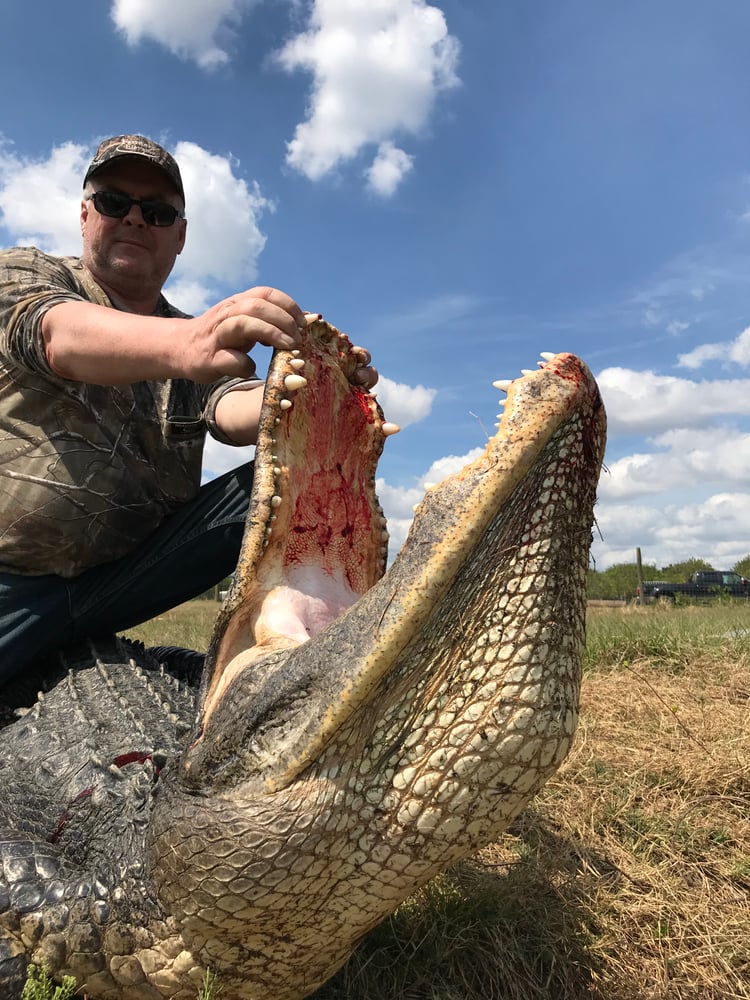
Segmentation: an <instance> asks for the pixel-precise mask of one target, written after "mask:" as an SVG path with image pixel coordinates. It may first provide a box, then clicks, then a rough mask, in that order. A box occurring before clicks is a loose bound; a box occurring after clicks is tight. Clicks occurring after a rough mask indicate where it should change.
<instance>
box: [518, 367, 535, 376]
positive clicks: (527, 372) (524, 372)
mask: <svg viewBox="0 0 750 1000" xmlns="http://www.w3.org/2000/svg"><path fill="white" fill-rule="evenodd" d="M521 374H522V375H533V374H534V369H533V368H522V369H521Z"/></svg>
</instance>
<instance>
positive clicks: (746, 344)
mask: <svg viewBox="0 0 750 1000" xmlns="http://www.w3.org/2000/svg"><path fill="white" fill-rule="evenodd" d="M707 361H724V362H726V363H733V364H736V365H741V366H742V367H745V368H746V367H747V366H748V365H750V326H748V327H745V329H744V330H743V331H742V332H741V333H738V334H737V336H736V337H735V338H734V340H724V341H719V342H718V343H714V344H700V345H699V346H698V347H695V348H694V349H693V350H692V351H688V353H687V354H681V355H680V357H679V364H680V365H682V367H683V368H700V367H701V365H704V364H705V363H706V362H707Z"/></svg>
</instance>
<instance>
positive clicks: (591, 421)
mask: <svg viewBox="0 0 750 1000" xmlns="http://www.w3.org/2000/svg"><path fill="white" fill-rule="evenodd" d="M357 363H358V358H357V349H356V348H353V347H352V346H351V344H350V343H349V341H348V339H347V338H346V337H345V336H344V335H342V334H340V333H339V332H338V331H336V330H335V329H333V328H332V327H330V326H328V325H327V324H325V323H322V322H320V321H313V322H311V324H310V326H309V328H308V331H307V336H306V339H305V343H304V344H303V345H302V346H301V349H300V351H299V353H297V352H277V353H276V354H275V356H274V359H273V361H272V365H271V371H270V374H269V379H268V387H267V390H266V400H265V403H264V409H263V415H262V420H261V431H260V437H259V444H258V448H257V453H256V478H255V486H254V491H253V496H252V500H251V510H250V514H249V516H248V522H247V528H246V532H245V537H244V541H243V546H242V552H241V555H240V559H239V562H238V567H237V572H236V575H235V582H234V584H233V587H232V589H231V591H230V594H229V596H228V598H227V600H226V602H225V604H224V607H223V608H222V610H221V612H220V615H219V618H218V619H217V624H216V628H215V630H214V635H213V637H212V640H211V644H210V648H209V653H208V656H207V659H206V665H205V669H204V675H203V680H202V684H201V688H200V691H199V692H198V696H197V702H196V705H195V709H194V710H191V708H190V707H189V705H188V706H187V707H186V706H185V705H184V704H183V702H182V701H181V699H183V698H184V691H183V689H182V688H180V689H179V691H178V690H176V689H175V687H174V682H173V681H172V680H171V679H170V678H169V677H168V676H167V675H164V674H161V673H159V671H158V670H154V669H152V666H149V665H148V664H144V669H141V668H140V667H137V666H136V665H135V664H133V663H131V664H127V663H123V664H121V665H119V666H115V665H112V664H105V663H103V662H102V661H101V660H100V661H99V662H97V663H94V664H92V665H91V668H90V669H88V670H80V671H77V672H75V673H74V674H72V675H70V676H69V677H68V678H66V680H65V681H64V682H63V684H61V685H60V686H59V687H58V688H56V689H55V690H53V691H51V692H49V693H48V694H47V695H46V696H45V699H44V702H43V703H40V705H38V706H36V707H35V708H34V710H33V711H32V712H31V713H29V715H27V716H26V717H25V718H24V719H23V720H21V721H19V722H18V723H16V724H15V725H14V726H11V727H9V728H8V729H6V730H4V731H3V732H2V733H0V739H3V740H4V741H5V747H6V749H5V750H3V751H2V752H3V753H5V754H6V755H9V754H12V753H13V752H14V747H15V752H17V753H18V754H20V755H21V757H22V758H23V760H24V768H25V769H26V770H27V773H28V774H29V775H31V776H32V777H31V778H30V779H29V782H30V783H27V785H26V786H23V785H22V784H21V785H19V784H18V781H19V779H18V776H17V774H14V776H13V779H12V780H11V776H10V775H8V774H7V773H5V772H4V771H3V769H2V768H0V803H2V802H3V801H4V802H6V803H7V806H6V807H5V809H6V812H7V815H6V814H4V809H3V806H2V804H0V828H2V827H7V829H8V830H10V831H11V833H10V834H9V835H8V837H7V843H8V844H11V845H12V849H11V848H10V847H9V848H7V851H10V854H11V855H12V857H13V858H16V857H17V855H18V851H19V850H22V853H23V851H27V854H28V855H32V854H34V852H37V853H38V854H40V855H43V857H44V865H43V866H42V867H43V872H41V873H40V872H37V875H36V876H35V877H36V879H37V881H36V882H34V885H35V886H36V885H37V884H39V885H42V886H43V890H44V891H41V890H40V892H39V899H38V900H37V903H36V904H34V906H32V907H31V910H30V911H29V910H27V911H25V912H24V914H20V912H19V911H18V907H17V906H16V908H15V909H14V905H15V904H14V903H13V902H7V904H4V903H3V900H6V901H7V900H11V899H12V898H13V893H12V891H6V892H5V896H4V895H3V890H4V886H3V881H2V880H3V878H5V881H6V883H7V886H6V889H8V890H12V889H13V885H12V884H11V883H12V880H13V874H12V873H13V872H15V871H16V869H15V868H13V866H12V865H10V866H6V868H5V873H6V874H5V875H4V876H3V875H2V874H1V873H2V871H3V869H2V865H0V913H2V908H3V905H5V906H6V912H5V913H4V915H2V916H0V985H2V983H3V982H6V983H10V982H12V981H13V980H12V979H11V973H10V972H8V973H7V974H6V978H5V980H4V979H3V968H4V966H3V950H2V949H3V933H6V934H8V935H9V940H10V942H11V944H10V945H7V948H10V949H16V951H15V952H14V954H21V953H23V954H26V955H27V956H29V957H31V958H34V957H36V958H37V960H38V959H39V957H40V956H43V957H45V959H46V960H47V962H48V964H50V966H51V967H52V968H53V970H54V971H55V972H56V973H57V974H62V973H63V972H68V973H69V974H73V975H76V976H78V979H79V981H80V982H81V983H82V984H83V983H84V982H85V983H86V986H87V990H88V993H89V996H91V997H92V998H95V997H100V996H101V997H103V998H104V997H106V998H108V1000H109V998H113V997H122V998H126V997H127V1000H156V998H158V997H170V998H180V1000H186V998H187V997H188V996H194V993H195V985H194V984H195V981H196V980H197V979H199V978H200V974H201V970H202V969H205V968H207V967H210V968H211V969H213V970H214V971H216V972H218V973H219V975H220V977H221V982H222V983H223V988H224V989H225V991H227V995H228V996H230V997H233V998H234V997H237V998H240V1000H251V998H264V1000H265V998H268V997H274V998H275V1000H285V998H286V1000H292V998H300V997H304V996H306V995H308V994H309V993H310V992H312V991H313V990H314V989H315V988H316V987H317V986H318V985H320V983H322V982H324V981H325V979H326V978H328V977H329V976H330V975H331V974H332V973H333V972H334V971H335V970H336V969H337V968H338V967H339V966H340V965H341V964H342V963H343V962H344V961H345V960H346V958H347V957H348V955H349V954H350V952H351V950H352V949H353V947H354V946H355V945H356V943H357V942H358V941H359V940H360V939H361V937H362V936H363V935H364V934H365V933H366V932H367V931H368V930H369V929H370V928H371V927H373V926H374V925H375V924H377V923H378V922H379V921H380V920H382V919H383V918H384V917H385V916H386V915H387V914H389V913H390V912H392V911H393V909H395V907H396V906H397V905H398V903H399V902H400V901H401V900H402V899H404V898H405V897H406V896H407V895H409V894H410V893H411V892H413V891H414V890H415V889H416V888H417V887H418V886H420V885H422V884H424V883H425V882H426V881H427V880H428V879H429V878H431V877H432V876H433V875H434V874H435V873H436V872H438V871H440V870H442V869H443V868H445V867H446V866H447V865H449V864H451V863H453V862H454V861H456V860H458V859H459V858H461V857H465V856H467V855H470V854H472V853H474V852H475V851H476V850H477V849H478V848H480V847H481V846H483V845H485V844H487V843H489V842H491V841H492V840H493V839H494V838H496V837H497V836H498V835H499V834H500V833H501V832H502V831H503V830H504V829H505V828H506V827H507V826H508V824H509V823H510V822H511V821H512V819H513V818H514V817H515V816H516V815H517V814H518V812H519V811H520V810H521V809H523V808H524V806H525V805H526V803H527V802H528V801H529V799H530V798H531V797H532V796H533V795H534V794H535V792H536V791H537V790H538V789H539V787H541V785H542V784H543V783H544V781H545V780H546V779H547V778H548V777H549V775H550V774H552V773H553V772H554V770H555V769H556V768H557V767H558V766H559V764H560V762H561V761H562V759H563V758H564V756H565V754H566V753H567V751H568V749H569V747H570V745H571V741H572V738H573V734H574V731H575V726H576V720H577V711H578V692H579V684H580V670H581V658H582V653H583V643H584V627H585V581H586V572H587V565H588V550H589V546H590V540H591V528H592V524H593V507H594V502H595V493H596V484H597V480H598V475H599V469H600V465H601V460H602V454H603V449H604V439H605V416H604V410H603V407H602V404H601V399H600V397H599V393H598V390H597V387H596V384H595V382H594V380H593V378H592V376H591V374H590V373H589V371H588V369H587V368H586V366H585V365H583V364H582V362H580V361H579V360H578V359H577V358H575V357H574V356H572V355H570V354H558V355H545V356H544V361H543V363H542V367H541V368H539V369H538V370H536V371H534V372H531V373H527V374H524V376H523V377H522V378H519V379H517V380H514V381H512V382H508V383H499V384H498V385H499V387H501V388H503V389H504V390H507V401H506V405H505V409H504V413H503V415H502V417H501V419H500V424H499V429H498V432H497V434H496V435H495V436H494V437H493V438H492V439H491V440H490V441H489V443H488V444H487V447H486V449H485V451H484V453H483V454H482V455H481V456H480V457H479V458H478V459H477V460H476V461H475V462H472V463H471V464H470V465H467V466H466V467H465V468H464V469H463V470H462V471H461V472H460V473H458V474H457V475H456V476H452V477H450V478H448V479H446V480H445V481H444V482H442V483H440V484H438V485H437V486H434V487H432V488H430V489H429V490H428V491H427V494H426V496H425V498H424V500H423V502H422V503H421V504H420V505H419V507H418V509H417V511H416V515H415V519H414V524H413V526H412V529H411V531H410V533H409V537H408V539H407V541H406V543H405V545H404V547H403V548H402V550H401V552H400V553H399V555H398V557H397V558H396V560H395V562H394V564H393V565H392V566H391V568H390V569H389V570H388V572H387V573H384V570H385V563H386V540H387V536H386V528H385V521H384V519H383V516H382V511H381V510H380V507H379V505H378V502H377V499H376V496H375V491H374V477H375V467H376V463H377V459H378V457H379V455H380V452H381V449H382V446H383V440H384V438H385V437H386V436H387V435H388V433H389V432H391V431H393V430H394V429H395V428H394V427H393V426H392V425H388V424H387V423H385V422H384V419H383V415H382V413H381V412H380V410H379V408H378V406H377V403H376V401H375V400H374V398H373V397H372V396H370V395H369V394H367V393H365V392H363V391H362V390H361V389H358V388H356V387H355V386H353V385H352V384H351V382H350V381H349V379H350V377H351V375H352V373H353V371H354V368H355V367H356V365H357ZM83 685H87V688H86V690H87V692H88V693H87V700H86V705H87V707H88V711H89V714H90V715H91V718H89V719H86V718H83V717H82V716H83V715H84V713H82V712H80V711H78V713H77V714H76V716H75V718H74V719H72V718H71V714H70V711H69V704H70V698H71V693H72V694H73V695H74V696H75V697H76V698H77V700H78V701H77V703H78V704H79V705H80V704H81V703H82V702H83V698H82V696H81V695H80V691H81V690H82V687H83ZM144 688H146V689H147V690H148V691H149V692H150V693H149V694H148V696H145V695H144V694H143V693H141V694H139V695H137V696H136V695H135V694H134V693H133V692H135V691H136V690H138V691H140V692H143V690H144ZM115 695H116V697H115ZM97 699H98V702H97ZM97 705H98V707H97ZM126 709H127V711H126ZM118 713H123V714H122V717H121V715H120V714H118ZM128 720H129V721H128ZM66 727H67V728H66ZM63 728H66V732H65V739H64V742H61V737H60V735H59V734H60V731H61V730H62V729H63ZM186 736H187V738H185V737H186ZM19 748H20V749H19ZM81 748H84V751H83V752H84V753H87V754H89V755H90V760H87V761H86V766H85V768H84V767H83V766H82V764H81V753H82V749H81ZM134 748H136V749H137V751H138V753H137V754H136V755H135V756H133V752H134ZM160 748H161V750H160ZM0 749H2V748H0ZM35 755H36V756H35ZM161 756H163V757H165V758H171V759H169V760H168V762H167V763H166V766H165V767H164V768H163V769H161V771H160V773H159V774H158V775H157V774H156V772H155V770H154V771H149V772H148V773H149V774H151V779H150V781H151V784H150V785H149V786H148V787H149V790H148V793H147V794H144V786H143V783H144V781H145V778H144V776H143V773H141V772H142V771H143V770H144V769H145V770H146V771H148V767H149V766H150V764H149V762H150V761H152V760H155V759H157V757H159V759H161ZM0 759H1V758H0ZM42 761H43V766H42V764H41V762H42ZM113 761H115V762H117V767H116V769H115V770H116V772H117V773H116V774H115V773H114V772H113V770H112V766H113V765H112V763H111V762H113ZM132 761H136V763H135V764H133V763H131V762H132ZM124 762H128V763H127V764H125V763H124ZM84 770H85V776H83V777H82V771H84ZM136 772H137V773H136ZM50 775H52V776H53V777H50ZM6 782H7V784H5V783H6ZM13 782H15V783H13ZM84 782H85V788H86V795H85V796H83V795H82V793H81V788H82V787H83V784H84ZM92 788H93V789H94V790H95V791H94V792H90V791H89V789H92ZM24 796H25V797H26V798H25V799H24ZM30 798H31V799H33V803H34V804H33V809H29V808H26V807H24V809H25V811H24V817H26V816H28V817H29V818H28V819H26V818H24V819H23V820H19V819H18V818H17V817H18V815H19V808H17V807H16V806H17V804H18V803H21V802H26V800H28V799H30ZM134 802H135V803H136V805H135V806H134V804H133V803H134ZM39 815H42V816H43V820H42V822H41V823H40V822H39V820H38V817H39ZM61 815H63V816H64V820H65V821H64V823H61V821H60V816H61ZM125 816H127V817H134V819H133V820H132V821H130V820H129V821H128V822H127V823H125V822H124V821H123V819H122V817H125ZM103 825H104V828H105V829H107V830H111V831H113V833H112V836H108V837H103V836H102V835H100V834H99V832H98V831H99V830H101V829H102V828H103ZM40 826H41V828H42V829H44V830H50V829H51V830H54V831H55V841H54V844H52V845H50V843H49V839H48V838H47V840H45V841H44V847H43V849H42V848H41V847H40V846H39V844H38V842H37V841H36V840H35V836H36V834H35V831H36V830H37V829H38V828H39V827H40ZM3 832H6V833H7V831H3V830H2V829H0V861H2V857H3V855H2V851H3V843H4V841H3ZM19 844H20V845H22V846H21V847H19ZM7 851H6V853H7ZM24 856H27V855H24ZM92 871H95V872H96V873H97V882H96V884H97V886H98V889H97V891H98V892H99V893H100V895H99V896H98V897H96V898H94V897H95V892H94V890H93V888H92V884H93V883H92V882H91V878H90V874H89V873H90V872H92ZM9 872H10V873H11V875H10V876H9V875H8V873H9ZM53 883H54V885H55V886H56V887H57V888H56V889H55V892H54V893H52V892H50V891H49V885H51V884H53ZM84 885H85V886H86V887H87V888H84ZM102 896H103V897H104V898H105V899H107V900H108V904H107V911H106V916H103V915H102V914H103V910H102ZM25 898H27V899H28V898H29V897H28V894H27V896H26V897H25ZM74 901H75V906H74V905H73V904H74ZM35 907H36V909H35ZM63 911H64V912H65V914H67V916H65V915H64V914H63ZM29 912H33V913H34V914H35V916H34V919H35V920H37V924H38V926H39V928H40V930H39V934H38V935H35V936H34V938H33V940H31V939H28V943H25V942H26V941H27V938H28V935H27V938H24V934H23V932H22V930H21V926H22V921H26V922H27V923H26V924H24V926H27V925H28V914H29ZM74 912H75V915H76V916H75V925H74V926H73V924H74V922H73V920H72V917H71V914H73V913H74ZM35 926H36V925H35ZM3 927H6V928H9V930H7V931H6V932H4V931H3V930H2V928H3ZM14 928H15V930H14ZM45 928H47V930H45ZM53 928H54V932H53ZM52 938H54V942H53V941H52ZM94 939H96V941H97V942H98V945H97V947H98V949H99V950H98V951H97V952H96V954H95V957H94V958H92V955H91V947H92V946H91V944H90V942H91V941H93V940H94ZM82 940H85V941H86V942H87V944H86V947H87V948H88V949H89V950H88V951H87V952H86V955H85V956H83V957H82V950H81V941H82ZM7 948H6V950H7ZM8 961H10V960H8ZM7 968H9V969H10V968H11V966H10V965H8V966H7ZM13 968H14V969H15V968H16V967H15V966H13ZM14 974H16V973H14Z"/></svg>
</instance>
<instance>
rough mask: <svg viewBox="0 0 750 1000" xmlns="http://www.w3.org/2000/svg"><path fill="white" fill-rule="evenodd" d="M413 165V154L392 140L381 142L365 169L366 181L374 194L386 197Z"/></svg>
mask: <svg viewBox="0 0 750 1000" xmlns="http://www.w3.org/2000/svg"><path fill="white" fill-rule="evenodd" d="M413 167H414V157H413V156H409V154H408V153H405V152H404V151H403V149H398V147H396V146H394V145H393V143H392V142H381V144H380V146H379V147H378V152H377V156H376V157H375V159H374V160H373V161H372V164H371V165H370V167H369V168H368V169H367V171H366V175H367V183H368V185H369V186H370V187H371V188H372V190H373V191H374V192H375V193H376V194H379V195H382V196H383V197H384V198H388V197H390V195H392V194H393V192H394V191H395V190H396V188H397V187H398V186H399V184H400V183H401V181H402V180H403V179H404V177H406V175H407V174H408V173H409V172H410V171H411V170H412V169H413Z"/></svg>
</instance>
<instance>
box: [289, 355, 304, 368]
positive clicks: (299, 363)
mask: <svg viewBox="0 0 750 1000" xmlns="http://www.w3.org/2000/svg"><path fill="white" fill-rule="evenodd" d="M289 365H290V367H291V368H295V369H296V370H297V371H300V369H302V368H304V367H305V359H304V358H292V360H291V361H290V362H289Z"/></svg>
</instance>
